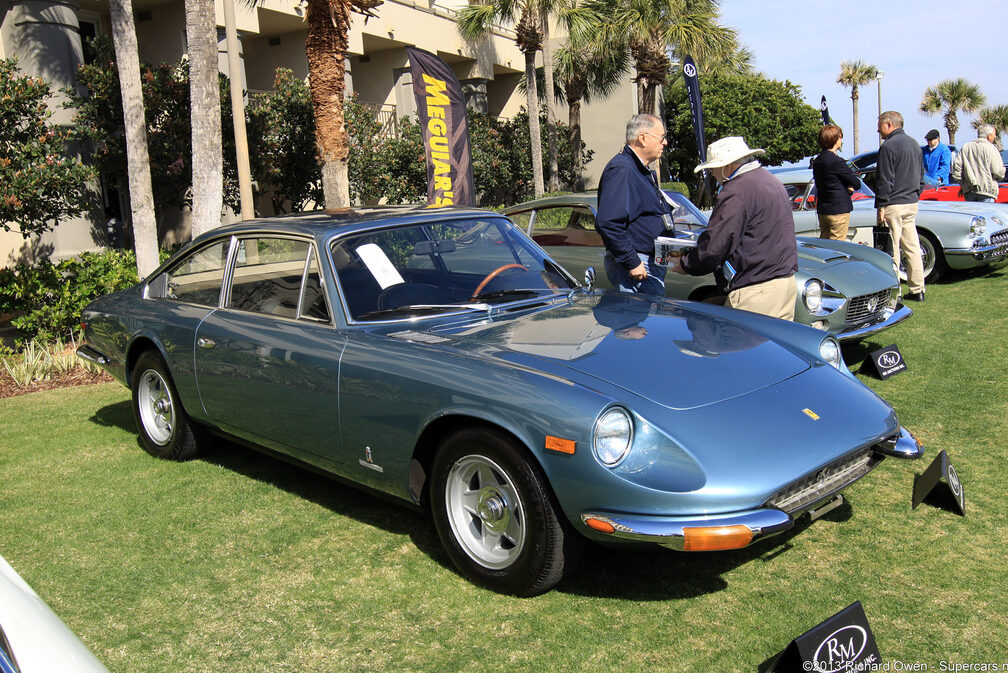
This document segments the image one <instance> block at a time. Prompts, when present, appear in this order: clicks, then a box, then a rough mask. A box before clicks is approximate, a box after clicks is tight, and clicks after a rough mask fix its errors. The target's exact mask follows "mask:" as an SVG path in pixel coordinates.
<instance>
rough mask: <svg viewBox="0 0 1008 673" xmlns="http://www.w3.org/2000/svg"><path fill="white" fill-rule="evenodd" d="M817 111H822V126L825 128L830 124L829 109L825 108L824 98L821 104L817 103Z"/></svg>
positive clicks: (824, 97)
mask: <svg viewBox="0 0 1008 673" xmlns="http://www.w3.org/2000/svg"><path fill="white" fill-rule="evenodd" d="M819 109H820V110H821V111H822V124H823V126H826V124H829V123H830V120H829V108H828V107H827V106H826V96H823V97H822V102H821V103H819Z"/></svg>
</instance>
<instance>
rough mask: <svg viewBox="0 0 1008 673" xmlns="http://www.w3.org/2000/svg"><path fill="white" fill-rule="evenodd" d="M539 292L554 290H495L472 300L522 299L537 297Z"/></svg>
mask: <svg viewBox="0 0 1008 673" xmlns="http://www.w3.org/2000/svg"><path fill="white" fill-rule="evenodd" d="M541 292H555V290H547V289H539V290H496V291H494V292H485V293H483V294H478V295H476V296H475V297H473V299H478V300H480V301H489V300H491V299H524V298H526V297H538V296H539V293H541Z"/></svg>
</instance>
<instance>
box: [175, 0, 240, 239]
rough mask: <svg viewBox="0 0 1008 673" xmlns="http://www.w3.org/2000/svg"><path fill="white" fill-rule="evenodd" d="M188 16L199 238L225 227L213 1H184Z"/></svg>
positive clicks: (194, 203)
mask: <svg viewBox="0 0 1008 673" xmlns="http://www.w3.org/2000/svg"><path fill="white" fill-rule="evenodd" d="M230 1H231V0H225V2H230ZM185 15H186V41H187V43H188V48H189V91H190V99H191V107H190V118H191V128H192V235H193V238H195V237H196V236H199V235H200V234H202V233H203V232H205V231H209V230H210V229H213V228H214V227H216V226H218V225H220V222H221V210H222V209H223V207H224V150H223V147H222V139H221V107H220V84H219V83H218V79H217V72H218V65H217V21H216V19H215V15H214V3H213V0H185Z"/></svg>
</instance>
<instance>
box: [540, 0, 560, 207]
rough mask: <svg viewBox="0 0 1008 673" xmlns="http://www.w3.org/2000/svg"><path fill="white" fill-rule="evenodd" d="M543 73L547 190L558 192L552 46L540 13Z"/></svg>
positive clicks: (544, 14)
mask: <svg viewBox="0 0 1008 673" xmlns="http://www.w3.org/2000/svg"><path fill="white" fill-rule="evenodd" d="M542 30H543V71H544V72H545V74H546V124H547V126H546V135H547V138H548V140H547V144H548V147H549V190H550V191H551V192H556V191H559V190H560V166H559V161H558V159H557V119H556V110H555V109H554V105H555V102H556V89H555V88H554V83H553V46H552V45H551V44H550V32H549V15H548V14H547V13H546V12H545V11H544V12H543V13H542Z"/></svg>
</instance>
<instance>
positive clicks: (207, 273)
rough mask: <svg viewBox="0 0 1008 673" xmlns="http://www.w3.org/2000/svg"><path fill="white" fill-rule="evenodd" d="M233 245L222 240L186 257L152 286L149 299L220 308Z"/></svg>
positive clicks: (159, 276)
mask: <svg viewBox="0 0 1008 673" xmlns="http://www.w3.org/2000/svg"><path fill="white" fill-rule="evenodd" d="M230 243H231V239H230V238H223V239H221V240H218V241H215V242H213V243H211V244H210V245H208V246H206V247H203V248H201V249H199V250H196V251H195V252H193V253H191V254H189V255H186V256H185V257H184V258H183V259H182V260H181V261H179V262H178V263H177V264H175V265H174V266H172V267H171V268H170V269H168V270H167V271H165V272H164V273H162V274H159V275H158V277H157V278H155V279H154V281H152V282H151V284H150V286H149V290H148V296H150V297H153V298H163V299H174V300H177V301H183V302H187V303H192V304H200V305H203V306H217V305H218V304H219V303H220V293H221V285H222V284H223V282H224V268H225V267H226V266H227V256H228V248H229V247H230Z"/></svg>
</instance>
